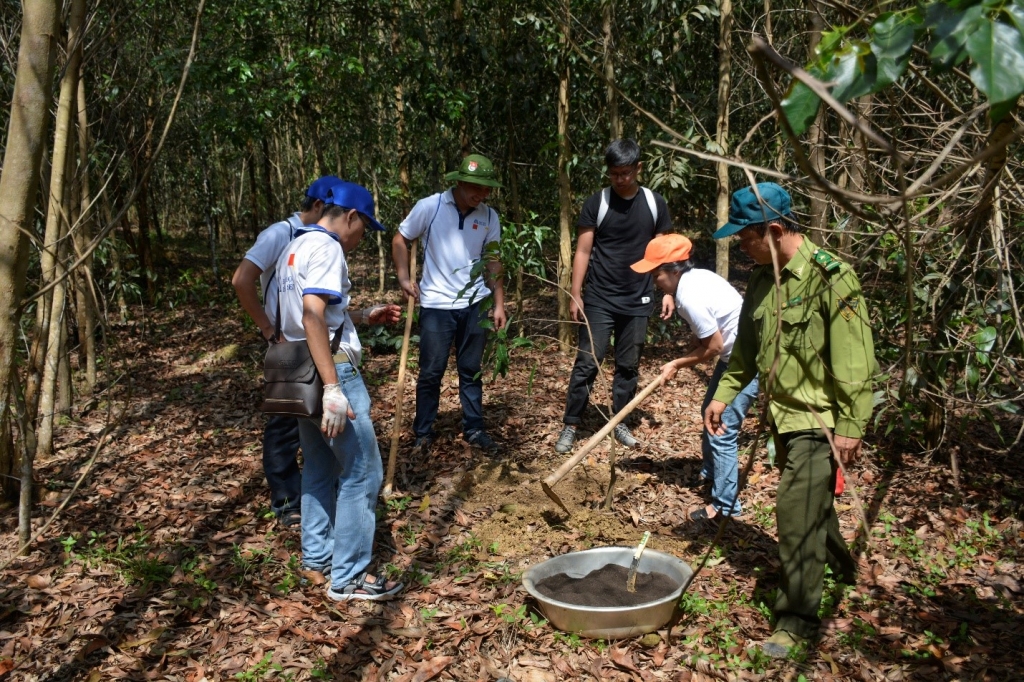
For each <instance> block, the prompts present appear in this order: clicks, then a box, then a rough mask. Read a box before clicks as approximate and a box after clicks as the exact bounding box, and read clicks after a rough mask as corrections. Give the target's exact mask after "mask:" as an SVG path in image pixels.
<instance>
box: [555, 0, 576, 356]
mask: <svg viewBox="0 0 1024 682" xmlns="http://www.w3.org/2000/svg"><path fill="white" fill-rule="evenodd" d="M565 14H566V17H565V19H566V21H565V26H564V28H563V29H562V30H563V31H564V33H563V34H562V35H561V37H560V38H559V41H558V42H559V45H560V46H561V58H560V59H559V64H558V65H559V74H558V203H559V213H558V225H559V240H558V345H559V348H561V350H562V352H563V353H565V352H568V351H569V349H570V348H571V347H572V336H573V334H572V333H573V328H574V326H575V325H573V324H572V322H571V321H570V319H569V299H570V294H569V290H570V288H571V287H572V232H571V231H570V220H571V217H572V216H571V212H572V189H571V187H570V186H569V158H570V156H571V150H570V148H569V25H570V21H571V14H570V4H569V0H565Z"/></svg>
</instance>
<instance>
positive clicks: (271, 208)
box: [260, 135, 278, 222]
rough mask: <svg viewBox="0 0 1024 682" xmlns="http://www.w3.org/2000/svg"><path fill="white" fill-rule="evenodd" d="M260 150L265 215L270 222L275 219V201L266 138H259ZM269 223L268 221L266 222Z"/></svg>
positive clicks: (276, 213)
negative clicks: (265, 206)
mask: <svg viewBox="0 0 1024 682" xmlns="http://www.w3.org/2000/svg"><path fill="white" fill-rule="evenodd" d="M260 150H261V151H262V152H263V193H264V194H265V195H266V197H267V198H266V201H265V202H264V203H266V205H267V215H268V216H269V218H270V220H276V219H277V215H278V212H277V200H276V199H275V197H274V186H273V182H272V179H271V163H270V149H269V148H268V147H267V136H266V135H264V136H263V137H262V138H260ZM268 222H269V221H268Z"/></svg>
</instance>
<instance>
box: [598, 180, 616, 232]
mask: <svg viewBox="0 0 1024 682" xmlns="http://www.w3.org/2000/svg"><path fill="white" fill-rule="evenodd" d="M611 198H612V188H611V187H605V188H604V189H603V190H601V205H600V206H599V207H598V209H597V225H594V231H595V232H597V231H598V230H599V229H601V223H603V222H604V218H605V216H606V215H608V202H609V201H611Z"/></svg>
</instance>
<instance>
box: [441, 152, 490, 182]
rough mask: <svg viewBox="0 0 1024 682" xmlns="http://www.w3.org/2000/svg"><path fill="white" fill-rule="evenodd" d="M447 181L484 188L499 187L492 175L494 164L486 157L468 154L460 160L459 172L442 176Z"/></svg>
mask: <svg viewBox="0 0 1024 682" xmlns="http://www.w3.org/2000/svg"><path fill="white" fill-rule="evenodd" d="M444 179H445V180H448V181H462V182H469V183H472V184H474V185H482V186H484V187H501V183H500V182H498V180H497V177H496V175H495V173H494V164H492V163H491V160H490V159H488V158H487V157H486V156H481V155H480V154H470V155H469V156H467V157H466V158H464V159H463V160H462V163H461V164H460V165H459V170H457V171H452V172H451V173H449V174H448V175H446V176H444Z"/></svg>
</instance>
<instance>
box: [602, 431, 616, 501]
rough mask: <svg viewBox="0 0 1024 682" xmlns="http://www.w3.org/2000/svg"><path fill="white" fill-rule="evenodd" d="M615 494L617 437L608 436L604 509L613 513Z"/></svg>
mask: <svg viewBox="0 0 1024 682" xmlns="http://www.w3.org/2000/svg"><path fill="white" fill-rule="evenodd" d="M614 494H615V436H608V490H607V491H606V492H605V494H604V509H605V511H611V508H612V495H614Z"/></svg>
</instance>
